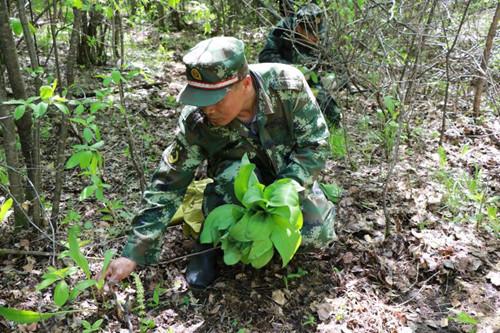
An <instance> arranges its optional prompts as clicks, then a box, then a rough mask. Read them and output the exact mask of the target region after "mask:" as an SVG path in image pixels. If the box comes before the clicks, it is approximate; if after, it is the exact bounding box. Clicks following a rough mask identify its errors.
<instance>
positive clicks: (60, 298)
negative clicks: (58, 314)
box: [54, 280, 69, 307]
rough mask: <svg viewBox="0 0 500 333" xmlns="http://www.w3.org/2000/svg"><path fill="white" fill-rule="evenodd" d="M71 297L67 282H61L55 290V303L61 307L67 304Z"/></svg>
mask: <svg viewBox="0 0 500 333" xmlns="http://www.w3.org/2000/svg"><path fill="white" fill-rule="evenodd" d="M68 297H69V287H68V284H67V283H66V281H64V280H61V281H59V283H58V284H57V286H56V288H55V289H54V303H55V304H56V305H57V306H58V307H61V306H63V305H64V304H66V301H67V300H68Z"/></svg>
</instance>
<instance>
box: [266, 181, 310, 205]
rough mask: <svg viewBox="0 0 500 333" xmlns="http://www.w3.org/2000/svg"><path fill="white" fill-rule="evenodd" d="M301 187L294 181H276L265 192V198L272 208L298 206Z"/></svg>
mask: <svg viewBox="0 0 500 333" xmlns="http://www.w3.org/2000/svg"><path fill="white" fill-rule="evenodd" d="M299 188H301V187H300V185H298V183H297V182H296V181H294V180H291V179H289V178H283V179H279V180H277V181H275V182H274V183H272V184H271V185H269V186H268V187H266V189H265V190H264V198H266V199H267V200H268V202H267V205H268V206H271V207H280V206H294V207H296V206H298V205H299V194H298V192H297V189H299Z"/></svg>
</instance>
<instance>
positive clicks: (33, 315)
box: [0, 306, 75, 324]
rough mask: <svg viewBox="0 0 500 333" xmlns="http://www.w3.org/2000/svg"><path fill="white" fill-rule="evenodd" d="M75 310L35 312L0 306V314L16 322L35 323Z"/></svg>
mask: <svg viewBox="0 0 500 333" xmlns="http://www.w3.org/2000/svg"><path fill="white" fill-rule="evenodd" d="M71 312H75V311H73V310H70V311H58V312H47V313H43V312H36V311H29V310H19V309H13V308H7V307H4V306H0V316H2V317H4V318H5V319H6V320H10V321H13V322H16V323H18V324H31V323H36V322H39V321H41V320H46V319H49V318H52V317H54V316H56V315H62V314H66V313H71Z"/></svg>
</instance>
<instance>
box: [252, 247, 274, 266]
mask: <svg viewBox="0 0 500 333" xmlns="http://www.w3.org/2000/svg"><path fill="white" fill-rule="evenodd" d="M273 255H274V250H273V249H272V248H271V249H270V250H269V251H267V252H266V253H264V254H263V255H261V256H260V257H258V258H256V259H254V260H251V261H250V264H251V265H252V267H253V268H257V269H259V268H262V267H264V266H265V265H267V263H268V262H269V261H271V259H272V258H273Z"/></svg>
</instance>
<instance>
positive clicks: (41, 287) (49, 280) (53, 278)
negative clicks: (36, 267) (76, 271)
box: [35, 276, 61, 291]
mask: <svg viewBox="0 0 500 333" xmlns="http://www.w3.org/2000/svg"><path fill="white" fill-rule="evenodd" d="M60 279H61V278H60V277H58V276H51V277H48V278H45V279H43V280H42V282H40V283H39V284H37V285H36V288H35V289H36V290H37V291H41V290H44V289H45V288H47V287H48V286H50V285H52V284H53V283H54V282H56V281H59V280H60Z"/></svg>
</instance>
